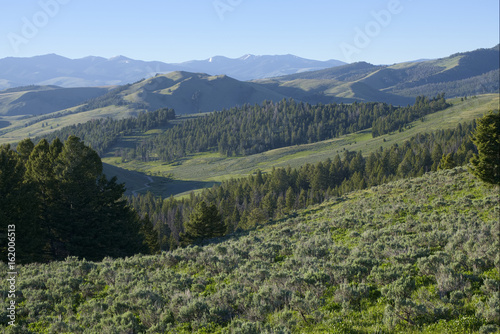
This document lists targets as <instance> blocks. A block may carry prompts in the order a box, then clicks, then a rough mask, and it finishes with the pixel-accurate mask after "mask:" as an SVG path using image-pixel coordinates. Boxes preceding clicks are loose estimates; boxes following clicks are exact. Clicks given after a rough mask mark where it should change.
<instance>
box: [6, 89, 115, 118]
mask: <svg viewBox="0 0 500 334" xmlns="http://www.w3.org/2000/svg"><path fill="white" fill-rule="evenodd" d="M109 90H110V87H80V88H61V87H57V86H28V87H20V88H11V89H7V90H4V91H0V115H3V116H19V115H43V114H48V113H51V112H56V111H59V110H63V109H66V108H70V107H74V106H76V105H80V104H82V103H83V102H85V101H87V100H90V99H93V98H96V97H98V96H101V95H103V94H105V93H107V92H108V91H109Z"/></svg>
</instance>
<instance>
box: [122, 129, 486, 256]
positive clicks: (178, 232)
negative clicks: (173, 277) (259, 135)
mask: <svg viewBox="0 0 500 334" xmlns="http://www.w3.org/2000/svg"><path fill="white" fill-rule="evenodd" d="M473 128H474V124H465V125H462V124H459V125H458V127H457V128H456V129H454V130H447V131H438V132H436V133H427V134H419V135H418V136H416V137H413V138H411V140H409V141H407V142H404V143H402V144H401V145H398V144H395V145H393V146H392V147H389V148H386V149H380V150H379V151H377V152H374V153H372V154H370V155H369V156H368V157H366V158H365V157H364V156H363V155H362V152H361V151H359V152H349V151H344V152H343V153H342V155H337V156H336V157H335V158H334V159H333V160H327V161H324V162H319V163H317V164H307V165H305V166H302V167H300V168H297V169H291V168H289V167H288V168H273V169H272V171H270V172H269V173H261V172H260V171H259V172H257V173H255V174H254V175H250V176H248V177H246V178H241V179H231V180H229V181H224V182H222V184H221V185H220V186H214V187H213V188H210V189H205V190H203V191H202V192H201V193H199V194H197V195H194V194H191V196H189V197H188V198H183V199H174V198H172V197H170V198H169V199H165V200H161V199H160V198H155V197H154V196H153V195H152V194H147V195H144V196H142V195H138V196H133V197H131V198H130V201H131V204H132V205H133V206H134V207H135V209H136V210H137V211H138V212H139V213H141V215H143V216H145V215H146V214H147V215H148V216H149V218H150V219H151V220H152V221H153V224H154V225H155V226H156V230H157V233H158V238H159V240H160V244H161V248H162V249H172V248H175V247H177V246H178V245H179V244H183V243H184V241H183V240H182V233H183V232H184V231H185V230H184V227H185V225H186V224H187V223H188V222H189V220H190V216H191V215H192V212H193V210H194V208H195V207H196V206H197V205H198V203H200V202H207V203H212V204H214V205H215V206H216V207H217V208H218V213H219V214H220V222H221V223H222V224H223V225H224V226H225V229H226V233H230V232H233V231H235V230H238V229H248V228H251V227H253V226H255V224H257V223H259V222H262V221H265V220H267V219H277V218H280V217H283V216H285V215H286V214H288V213H290V212H293V211H294V210H296V209H300V208H305V207H307V206H309V205H312V204H317V203H321V202H323V201H324V200H326V199H328V198H331V197H335V196H342V195H343V194H345V193H347V192H349V191H353V190H356V189H364V188H367V187H371V186H374V185H379V184H382V183H386V182H388V181H391V180H395V179H400V178H409V177H414V176H420V175H423V174H424V173H426V172H429V171H436V170H438V169H446V168H452V167H455V166H457V165H462V164H464V163H467V162H468V161H469V159H470V158H471V157H472V156H473V155H474V153H475V152H477V151H476V148H475V146H474V144H473V143H472V141H471V138H470V136H471V133H472V130H473Z"/></svg>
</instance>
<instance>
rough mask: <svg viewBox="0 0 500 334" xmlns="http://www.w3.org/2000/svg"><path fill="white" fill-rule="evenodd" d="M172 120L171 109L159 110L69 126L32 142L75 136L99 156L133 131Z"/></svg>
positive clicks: (161, 125)
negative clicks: (135, 115)
mask: <svg viewBox="0 0 500 334" xmlns="http://www.w3.org/2000/svg"><path fill="white" fill-rule="evenodd" d="M173 119H175V111H174V110H173V109H168V108H161V109H158V110H156V111H151V112H141V113H139V114H138V115H137V117H129V118H124V119H111V118H101V119H94V120H90V121H88V122H86V123H83V124H80V123H79V124H75V125H70V126H67V127H64V128H62V129H60V130H57V131H54V132H52V133H50V134H47V135H44V136H43V137H37V138H35V139H34V140H35V141H39V140H41V139H43V138H45V139H47V140H49V141H52V140H54V139H55V138H68V137H69V136H76V137H78V138H80V139H81V140H83V141H85V143H87V144H88V145H90V146H91V147H92V148H93V149H94V150H96V151H97V153H98V154H99V155H102V154H104V153H105V152H107V150H108V149H109V148H110V147H111V146H112V145H113V144H115V143H116V140H117V139H118V138H120V137H121V136H126V135H130V134H132V133H134V132H135V131H141V132H146V131H148V130H150V129H154V128H161V127H166V126H168V124H169V121H171V120H173Z"/></svg>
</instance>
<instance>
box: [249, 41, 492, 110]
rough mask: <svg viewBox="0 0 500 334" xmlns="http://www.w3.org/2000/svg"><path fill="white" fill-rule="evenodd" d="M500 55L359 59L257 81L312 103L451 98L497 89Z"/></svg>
mask: <svg viewBox="0 0 500 334" xmlns="http://www.w3.org/2000/svg"><path fill="white" fill-rule="evenodd" d="M499 59H500V54H499V47H498V46H496V47H493V48H490V49H478V50H475V51H470V52H464V53H457V54H454V55H451V56H449V57H445V58H440V59H435V60H425V61H414V62H406V63H399V64H394V65H390V66H382V65H372V64H369V63H366V62H358V63H353V64H348V65H344V66H338V67H334V68H329V69H324V70H320V71H312V72H306V73H298V74H292V75H286V76H281V77H277V78H271V79H265V80H258V81H257V82H258V83H260V84H263V85H265V86H267V87H269V88H271V89H273V90H275V91H277V92H281V93H283V94H296V95H297V98H302V99H304V100H307V101H314V100H318V99H321V102H323V103H328V102H333V101H335V100H337V101H338V100H339V98H340V100H342V98H347V99H351V100H358V101H366V100H370V101H384V102H391V103H395V104H401V103H405V101H407V100H406V98H408V97H410V98H415V97H416V96H418V95H434V94H437V93H439V92H445V93H446V96H448V97H456V96H464V95H478V94H485V93H497V92H498V91H499V80H498V77H499V73H500V72H499ZM353 84H355V85H354V86H353ZM360 84H362V85H360ZM368 87H369V88H368Z"/></svg>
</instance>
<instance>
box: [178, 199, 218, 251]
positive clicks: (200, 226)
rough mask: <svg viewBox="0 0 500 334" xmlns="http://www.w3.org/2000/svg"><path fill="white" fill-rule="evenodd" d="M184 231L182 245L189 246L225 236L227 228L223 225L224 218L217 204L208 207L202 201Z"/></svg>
mask: <svg viewBox="0 0 500 334" xmlns="http://www.w3.org/2000/svg"><path fill="white" fill-rule="evenodd" d="M184 230H185V233H183V234H182V235H181V243H182V244H183V245H187V244H190V243H193V242H197V241H200V240H203V239H207V238H214V237H220V236H223V235H224V233H225V231H226V227H225V226H224V224H222V218H221V216H220V215H219V212H218V210H217V207H216V206H215V204H210V205H207V203H205V202H204V201H201V202H199V203H198V204H197V205H196V208H195V209H194V211H193V213H192V214H191V216H190V217H189V220H188V221H187V222H186V223H185V224H184Z"/></svg>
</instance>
